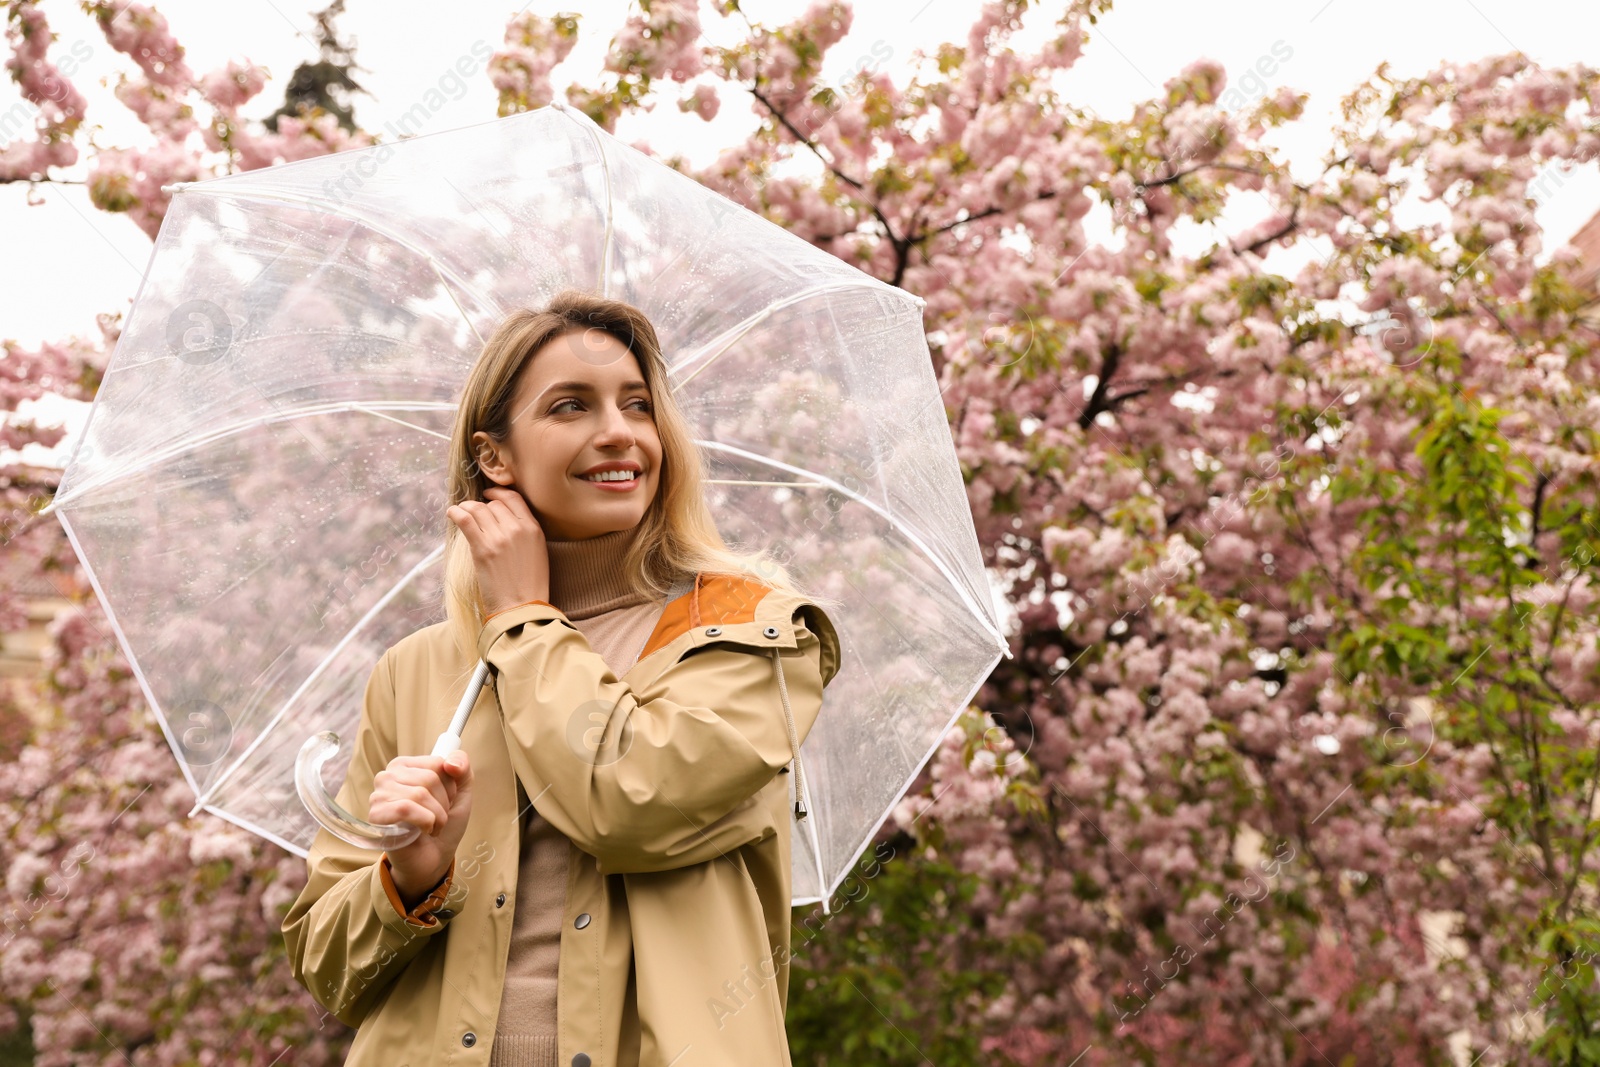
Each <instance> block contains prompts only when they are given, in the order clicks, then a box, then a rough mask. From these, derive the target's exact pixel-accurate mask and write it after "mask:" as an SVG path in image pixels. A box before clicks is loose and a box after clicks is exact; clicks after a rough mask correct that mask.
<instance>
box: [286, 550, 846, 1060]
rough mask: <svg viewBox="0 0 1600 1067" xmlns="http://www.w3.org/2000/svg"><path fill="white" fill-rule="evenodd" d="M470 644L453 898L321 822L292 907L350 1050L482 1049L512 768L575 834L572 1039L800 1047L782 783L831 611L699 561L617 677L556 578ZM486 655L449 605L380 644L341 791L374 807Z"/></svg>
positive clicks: (799, 738)
mask: <svg viewBox="0 0 1600 1067" xmlns="http://www.w3.org/2000/svg"><path fill="white" fill-rule="evenodd" d="M477 651H478V654H479V655H480V656H482V657H483V658H484V659H485V660H487V661H488V663H489V665H490V667H491V668H492V671H491V683H490V684H489V685H485V686H484V689H483V691H482V693H481V694H480V695H479V698H478V701H477V703H476V704H475V705H474V708H473V711H472V715H471V717H470V719H469V720H468V722H467V726H466V729H465V731H464V732H463V734H462V738H461V747H462V748H463V749H465V750H466V752H467V753H468V755H469V757H470V758H471V760H472V769H473V807H472V814H471V816H470V818H469V819H468V821H467V830H466V835H465V837H463V838H462V841H461V845H460V847H459V848H458V850H457V852H456V860H455V866H454V868H453V870H452V874H451V875H450V877H449V879H448V881H447V882H446V883H445V884H446V885H447V886H448V892H447V893H446V894H445V896H444V898H443V900H442V902H441V901H440V900H439V899H438V898H437V897H436V898H435V899H434V900H433V901H432V902H431V903H432V904H433V906H434V910H432V912H431V914H430V913H429V912H428V907H427V905H428V903H429V902H424V905H419V907H418V909H416V910H415V911H414V912H413V916H415V915H421V918H420V919H419V918H416V917H408V915H406V914H404V913H403V912H402V911H401V910H400V907H398V906H397V905H398V904H399V897H398V895H396V894H395V893H394V887H393V882H392V878H391V876H390V875H389V873H388V871H387V864H386V863H384V862H380V853H377V852H372V851H367V850H364V849H361V848H357V847H355V846H352V845H348V844H346V843H345V842H343V841H341V840H339V839H338V838H336V837H335V836H333V835H332V834H330V833H328V832H327V831H326V830H322V831H319V832H318V834H317V837H316V839H315V841H314V842H313V844H312V848H311V853H310V857H309V858H308V860H307V867H308V872H309V878H308V882H307V884H306V887H305V889H304V890H303V891H302V892H301V894H300V896H299V898H298V899H296V900H295V902H294V904H293V905H292V906H291V908H290V910H289V913H288V915H287V916H286V917H285V919H284V922H283V934H284V939H285V941H286V943H287V945H288V950H289V962H290V966H291V967H292V969H293V973H294V976H295V979H296V980H297V981H299V982H300V983H301V984H303V985H305V986H306V988H307V989H309V990H310V992H311V994H312V996H313V997H315V998H316V1000H317V1001H318V1003H320V1004H322V1005H323V1006H324V1007H325V1008H327V1009H328V1010H329V1011H330V1012H332V1014H334V1015H335V1016H336V1017H337V1018H339V1019H340V1020H341V1021H343V1022H345V1023H346V1024H348V1025H350V1026H355V1027H358V1031H357V1034H356V1038H355V1041H354V1044H353V1045H352V1048H351V1052H350V1056H349V1058H348V1059H347V1060H346V1063H347V1064H350V1065H353V1067H379V1065H381V1067H406V1065H410V1067H450V1065H457V1064H460V1065H466V1064H476V1065H480V1067H482V1065H485V1064H487V1063H488V1061H489V1051H490V1047H491V1045H492V1044H493V1040H494V1033H495V1022H496V1016H497V1015H498V1012H499V1007H500V998H501V992H502V979H503V976H504V974H505V970H506V956H507V952H508V949H509V946H510V939H511V925H512V915H513V912H514V910H515V905H516V898H517V893H516V879H517V869H518V862H519V858H520V855H519V841H520V838H519V833H520V827H519V820H518V818H517V815H518V811H517V780H518V779H520V780H521V782H522V785H523V788H524V789H525V790H526V792H527V796H528V797H531V798H533V802H534V807H535V808H536V809H537V811H538V812H539V814H540V815H542V816H543V817H545V818H546V819H548V820H549V822H550V823H551V825H552V826H554V827H555V828H556V829H558V830H560V831H561V833H563V834H565V835H566V836H567V837H568V838H569V839H570V841H571V852H570V856H569V863H568V876H567V889H566V914H565V916H564V921H563V926H562V934H561V952H560V967H559V973H558V983H559V994H558V1004H557V1006H558V1038H557V1040H558V1043H559V1049H560V1052H559V1062H560V1063H561V1064H563V1065H567V1064H571V1065H572V1067H668V1065H669V1064H670V1065H671V1067H723V1065H726V1067H757V1065H759V1067H777V1065H779V1064H784V1065H787V1064H789V1062H790V1060H789V1053H788V1042H787V1039H786V1035H785V1031H784V1009H785V1006H786V1004H787V1002H788V982H789V945H790V935H789V931H790V922H789V917H790V900H791V884H790V883H791V879H790V832H791V826H792V825H797V826H800V827H804V826H805V823H804V822H796V820H795V815H794V810H793V808H792V807H791V804H792V802H793V793H794V790H793V788H792V787H791V785H790V783H791V781H793V780H795V779H796V778H797V777H804V768H803V767H797V770H798V771H799V772H800V773H799V774H798V775H797V774H794V773H788V770H789V767H790V766H791V763H792V762H795V763H797V761H798V756H799V745H800V744H801V743H802V742H803V741H804V740H805V737H806V735H807V733H809V731H810V729H811V726H812V724H813V723H814V722H815V721H816V717H817V714H818V712H819V711H820V710H821V707H822V691H823V687H824V686H825V685H826V684H827V683H828V682H829V681H831V680H832V678H833V676H834V675H835V674H836V673H837V672H838V670H839V665H840V650H839V640H838V637H837V635H836V634H835V632H834V628H833V625H832V623H831V622H830V621H829V620H828V618H827V616H826V615H825V614H824V613H823V612H822V609H821V608H820V607H818V606H817V605H815V604H813V603H812V602H811V601H809V600H807V599H805V598H803V597H800V596H796V595H793V594H790V593H787V592H784V591H783V590H779V589H772V588H769V587H767V586H765V585H762V584H761V583H759V582H756V581H755V580H753V579H749V578H735V577H727V576H712V575H702V576H701V577H700V578H699V579H697V580H696V581H695V584H694V588H693V589H692V590H690V591H688V592H685V593H683V594H682V595H681V596H677V597H676V598H675V599H671V600H670V601H669V603H668V604H667V606H666V607H665V609H664V610H663V612H662V615H661V618H660V620H659V621H658V623H657V624H656V627H655V630H654V631H653V632H652V634H651V636H650V638H649V640H648V641H647V642H646V643H645V646H644V649H643V650H642V651H641V653H640V656H639V658H638V660H637V661H636V662H635V663H634V665H633V666H632V667H631V668H629V669H628V670H627V671H626V672H625V673H624V675H623V677H622V678H621V679H618V678H617V677H616V676H615V675H613V674H612V672H611V670H610V669H609V668H608V667H607V666H606V664H605V661H604V660H603V659H601V657H600V655H599V654H598V653H596V652H595V651H594V650H593V649H592V648H591V647H590V645H589V643H588V640H587V639H586V638H585V637H584V636H583V634H581V633H580V632H579V631H578V629H577V628H576V627H575V626H573V625H572V624H571V623H570V621H568V620H567V618H566V616H565V615H564V614H563V613H562V612H561V611H559V610H558V609H556V608H555V607H552V606H551V605H549V604H546V603H543V602H535V603H533V604H529V605H524V606H521V607H517V608H513V609H511V610H509V611H505V612H502V613H499V614H496V615H495V617H494V618H492V619H491V620H489V621H488V622H487V623H486V624H485V625H484V627H483V630H482V632H481V633H480V634H479V637H478V649H477ZM475 666H476V664H475V663H469V662H467V661H466V660H465V659H464V658H463V657H462V656H461V655H460V653H459V651H458V650H457V649H456V647H455V645H454V643H453V641H451V639H450V632H449V630H448V627H447V624H445V623H438V624H435V625H433V626H428V627H425V628H423V629H421V630H419V631H417V632H416V633H414V634H412V635H410V636H409V637H407V638H405V639H404V640H402V641H400V642H399V643H397V644H396V645H395V646H394V647H392V648H390V649H389V650H388V651H387V652H385V653H384V655H383V657H382V658H381V659H380V661H379V662H378V665H377V666H376V667H375V668H374V669H373V672H372V676H371V679H370V681H369V683H368V686H367V691H366V698H365V702H364V705H363V709H362V714H361V723H360V726H359V728H358V731H357V736H356V742H355V751H354V754H353V756H352V759H351V763H350V768H349V772H348V774H347V776H346V778H345V782H344V785H343V786H342V787H341V789H340V791H339V794H338V800H339V803H340V804H342V805H343V806H344V807H345V808H346V810H348V811H350V812H352V813H353V814H356V815H359V816H362V817H365V816H366V814H367V803H368V800H369V798H370V796H371V793H372V783H373V779H374V777H375V776H376V774H377V772H378V771H380V770H382V769H384V768H385V767H386V766H387V765H388V763H389V761H390V760H391V759H393V758H394V757H395V756H396V755H398V754H401V753H408V754H416V753H425V752H428V751H431V749H432V747H433V743H434V740H435V739H436V738H437V737H438V735H439V734H440V732H441V731H443V730H444V729H445V727H446V726H447V725H448V722H449V719H450V717H451V715H452V713H453V712H454V710H455V707H456V705H457V703H459V701H460V699H461V695H462V693H463V692H464V691H465V687H466V682H467V679H468V678H469V677H470V676H471V673H472V670H473V668H474V667H475ZM491 687H492V688H491ZM441 905H442V906H441Z"/></svg>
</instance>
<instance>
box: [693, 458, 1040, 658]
mask: <svg viewBox="0 0 1600 1067" xmlns="http://www.w3.org/2000/svg"><path fill="white" fill-rule="evenodd" d="M695 444H697V445H699V446H700V447H701V448H710V449H714V450H715V451H718V452H728V453H731V454H733V455H736V456H741V457H743V458H745V459H748V460H751V461H752V462H755V463H764V464H767V465H768V466H771V467H777V468H779V469H780V470H786V471H788V472H789V473H791V474H794V475H799V476H803V477H808V478H813V479H815V480H816V484H820V485H822V486H824V487H826V488H828V489H832V490H833V491H834V492H836V493H839V494H840V495H842V496H846V497H849V498H850V499H851V500H854V501H855V502H856V503H858V504H860V505H861V506H862V507H865V508H866V509H867V510H869V511H872V512H874V513H876V514H877V515H879V516H880V517H882V518H883V519H884V520H885V521H886V522H888V523H889V525H891V526H893V527H894V528H895V529H896V530H898V531H900V533H901V535H903V536H904V537H905V538H906V540H908V541H910V542H911V544H912V546H913V547H915V548H916V549H917V551H919V552H921V553H922V554H923V555H924V556H926V557H927V558H928V562H930V563H932V564H933V565H934V566H935V567H936V568H938V570H939V573H940V574H942V575H944V578H945V581H947V582H949V583H950V586H951V588H953V589H954V590H955V591H956V594H957V595H958V596H960V597H961V600H962V602H963V603H965V604H966V605H967V608H968V610H970V611H971V612H972V614H973V616H974V617H975V618H976V619H977V620H978V622H979V623H980V624H981V625H982V626H983V628H984V629H985V630H987V631H988V632H989V635H990V636H991V637H993V638H994V639H995V642H996V643H997V644H998V645H999V646H1000V649H1001V651H1002V653H1004V652H1005V651H1007V650H1008V649H1009V645H1008V644H1007V642H1006V639H1005V637H1004V636H1003V635H1002V634H1001V633H1000V631H999V630H998V629H997V628H996V627H995V624H994V622H993V621H992V620H991V619H990V618H989V616H988V615H986V614H984V612H983V611H982V609H980V608H979V607H978V605H977V603H976V602H975V601H974V600H973V598H972V595H971V593H970V592H969V591H968V590H967V588H966V586H965V585H963V584H962V583H961V582H960V581H959V580H958V579H957V578H956V576H955V575H954V574H952V573H951V572H950V568H949V567H948V566H946V565H945V562H944V561H943V560H941V559H940V558H939V557H938V556H936V555H934V553H933V550H932V549H930V548H929V547H928V546H927V544H926V543H925V542H924V541H923V540H922V538H920V537H918V536H917V534H916V532H915V531H913V530H911V529H910V528H909V527H907V526H905V525H904V524H903V523H902V522H901V521H900V520H899V519H897V518H895V516H894V514H893V513H892V512H890V511H889V510H888V509H887V508H884V507H882V506H881V505H879V504H876V503H874V502H872V501H871V500H868V499H867V498H866V497H864V496H862V495H861V494H860V493H857V492H855V491H853V490H850V489H846V488H845V487H844V486H842V485H840V484H839V483H838V482H836V481H834V480H833V479H832V478H829V477H828V476H827V475H824V474H817V473H816V472H815V471H808V470H805V469H803V468H800V467H794V466H790V465H789V464H787V463H784V462H783V461H782V460H777V459H773V458H772V457H770V456H763V455H760V454H759V453H756V452H749V451H746V450H745V449H742V448H738V447H736V446H734V445H727V444H723V443H722V442H721V441H707V440H704V439H702V438H696V439H695Z"/></svg>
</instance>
